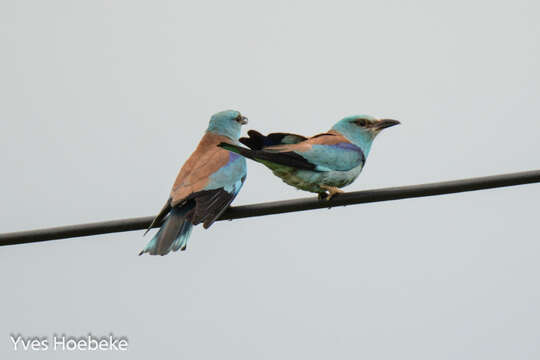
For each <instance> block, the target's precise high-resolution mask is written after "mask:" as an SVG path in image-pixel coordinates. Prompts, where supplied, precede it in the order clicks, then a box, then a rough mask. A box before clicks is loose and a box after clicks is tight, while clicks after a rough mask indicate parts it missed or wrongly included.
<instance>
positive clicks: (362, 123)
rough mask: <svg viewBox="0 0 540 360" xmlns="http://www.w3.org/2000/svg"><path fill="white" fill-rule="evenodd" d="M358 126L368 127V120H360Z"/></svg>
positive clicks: (357, 121)
mask: <svg viewBox="0 0 540 360" xmlns="http://www.w3.org/2000/svg"><path fill="white" fill-rule="evenodd" d="M355 123H356V125H358V126H366V125H367V120H366V119H358V120H356V121H355Z"/></svg>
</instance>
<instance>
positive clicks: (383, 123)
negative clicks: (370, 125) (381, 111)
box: [375, 119, 401, 130]
mask: <svg viewBox="0 0 540 360" xmlns="http://www.w3.org/2000/svg"><path fill="white" fill-rule="evenodd" d="M398 124H401V123H400V122H399V121H397V120H392V119H381V120H379V121H377V122H376V123H375V129H377V130H382V129H386V128H389V127H390V126H394V125H398Z"/></svg>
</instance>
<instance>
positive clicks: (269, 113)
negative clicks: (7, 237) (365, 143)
mask: <svg viewBox="0 0 540 360" xmlns="http://www.w3.org/2000/svg"><path fill="white" fill-rule="evenodd" d="M539 13H540V5H539V3H538V2H536V1H523V0H518V1H381V0H377V1H332V2H324V3H323V2H313V1H266V2H256V1H226V2H222V1H148V2H141V1H102V2H99V1H77V2H74V1H58V0H50V1H25V0H3V1H1V2H0V30H1V31H0V42H1V46H0V78H1V79H2V80H1V82H0V98H1V99H2V105H1V106H0V154H1V155H0V159H1V163H2V182H1V183H2V187H1V189H0V198H1V199H2V205H1V207H0V211H1V215H0V231H1V232H9V231H17V230H27V229H33V228H40V227H49V226H58V225H67V224H75V223H84V222H89V221H100V220H110V219H118V218H125V217H133V216H146V215H153V214H155V213H156V212H157V211H158V210H159V209H160V207H161V206H162V204H163V202H164V200H165V199H166V197H167V195H168V192H169V189H170V186H171V184H172V182H173V180H174V177H175V176H176V173H177V171H178V169H179V168H180V166H181V165H182V163H183V162H184V160H185V159H186V158H187V157H188V156H189V154H190V153H191V151H192V150H193V149H194V148H195V146H196V144H197V142H198V140H199V138H200V137H201V135H202V133H203V131H204V130H205V128H206V126H207V123H208V119H209V117H210V115H211V114H212V113H214V112H217V111H220V110H223V109H227V108H233V109H238V110H240V111H241V112H242V113H243V114H244V115H246V116H248V117H249V119H250V123H249V124H248V127H247V128H246V130H247V129H249V128H255V129H258V130H260V131H263V132H267V131H292V132H297V133H301V134H305V135H312V134H315V133H318V132H321V131H324V130H327V129H328V128H329V127H331V126H332V125H333V123H335V122H336V121H337V120H339V119H340V118H342V117H344V116H346V115H351V114H357V113H368V114H372V115H375V116H379V117H389V118H395V119H399V120H401V121H402V125H401V126H399V127H395V128H392V129H389V130H388V131H385V132H383V133H382V134H381V135H380V136H379V138H378V139H377V140H376V141H375V143H374V146H373V148H372V152H371V154H370V156H369V159H368V161H367V165H366V168H365V169H364V172H363V174H362V175H361V176H360V177H359V178H358V180H357V181H356V182H355V183H354V184H352V185H351V186H349V187H347V188H346V190H348V191H353V190H361V189H368V188H377V187H384V186H394V185H395V186H398V185H406V184H416V183H422V182H429V181H439V180H449V179H457V178H465V177H472V176H482V175H491V174H497V173H505V172H512V171H520V170H530V169H537V168H538V164H539V163H538V159H539V155H540V142H539V134H540V121H539V115H538V114H540V102H539V101H538V99H539V95H540V70H539V66H538V64H540V41H539V39H540V22H539V21H538V14H539ZM303 196H310V195H309V194H308V193H303V192H300V191H297V190H295V189H293V188H291V187H288V186H286V185H285V184H283V183H282V182H281V181H280V180H279V179H277V178H275V177H273V176H272V175H271V173H270V172H269V171H268V170H267V169H266V168H264V167H262V166H261V165H259V164H255V163H249V174H248V179H247V183H246V185H245V186H244V189H243V191H242V192H241V194H240V195H239V196H238V198H237V200H236V201H235V204H236V205H239V204H249V203H254V202H263V201H271V200H280V199H290V198H295V197H303ZM539 196H540V186H539V185H528V186H521V187H513V188H506V189H499V190H489V191H482V192H475V193H465V194H457V195H451V196H442V197H431V198H425V199H414V200H402V201H394V202H388V203H378V204H371V205H361V206H351V207H346V208H337V209H332V210H320V211H311V212H304V213H295V214H287V215H280V216H268V217H262V218H253V219H245V220H237V221H233V222H218V223H216V224H214V226H213V227H212V228H211V229H209V230H207V231H205V230H203V229H202V228H199V227H198V228H195V230H194V232H193V234H192V237H191V240H190V243H189V246H188V251H186V252H185V253H174V254H171V255H168V256H165V257H150V256H143V257H138V256H137V253H138V251H139V250H140V249H141V248H142V247H143V246H144V244H145V243H146V242H147V241H148V240H149V239H150V237H146V238H143V237H142V232H140V231H138V232H130V233H122V234H111V235H103V236H95V237H89V238H79V239H73V240H63V241H55V242H49V243H44V244H34V245H21V246H11V247H5V248H1V249H0V263H1V264H2V272H1V275H0V279H1V281H2V288H3V292H2V301H1V304H2V310H1V313H0V338H3V339H0V357H2V358H6V359H7V358H9V359H34V358H39V359H57V358H58V359H62V358H76V359H79V358H80V359H90V358H95V357H96V356H97V357H100V358H115V359H116V358H125V359H128V358H129V359H132V358H136V359H138V358H148V357H155V356H159V357H163V358H172V357H173V356H174V357H175V358H177V359H216V358H232V359H276V358H279V359H299V358H308V359H329V358H339V359H359V358H366V359H396V358H399V359H415V360H418V359H434V358H435V359H533V358H537V357H538V356H540V349H539V347H540V345H539V344H540V307H539V306H538V304H539V301H540V285H539V281H538V274H539V272H540V263H539V261H538V258H539V256H540V241H539V240H540V239H539V235H538V211H539V208H538V197H539ZM88 332H91V333H92V334H94V335H107V334H109V333H110V332H112V333H114V334H115V335H117V336H127V337H128V338H129V342H130V345H129V351H128V352H127V353H100V354H95V353H83V352H78V353H58V352H53V351H47V352H44V353H33V352H26V353H25V352H20V351H19V352H13V351H12V348H11V345H10V341H9V334H13V333H20V334H22V335H24V336H46V337H51V336H52V335H53V334H54V333H57V334H61V333H65V334H67V335H75V336H82V335H86V334H88Z"/></svg>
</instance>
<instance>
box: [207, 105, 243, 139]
mask: <svg viewBox="0 0 540 360" xmlns="http://www.w3.org/2000/svg"><path fill="white" fill-rule="evenodd" d="M244 124H247V117H244V116H242V114H240V113H239V112H238V111H236V110H225V111H221V112H218V113H216V114H214V115H212V117H211V118H210V124H209V125H208V129H207V130H206V131H208V132H213V133H214V134H218V135H223V136H227V137H228V138H229V139H231V140H234V141H236V140H238V138H239V137H240V131H241V127H242V125H244Z"/></svg>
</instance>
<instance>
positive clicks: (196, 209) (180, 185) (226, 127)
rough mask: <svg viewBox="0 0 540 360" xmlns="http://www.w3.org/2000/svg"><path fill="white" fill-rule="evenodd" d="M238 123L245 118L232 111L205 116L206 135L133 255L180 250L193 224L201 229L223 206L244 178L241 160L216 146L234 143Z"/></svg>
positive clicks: (243, 167)
mask: <svg viewBox="0 0 540 360" xmlns="http://www.w3.org/2000/svg"><path fill="white" fill-rule="evenodd" d="M244 124H247V118H246V117H244V116H242V115H241V114H240V113H239V112H238V111H235V110H226V111H222V112H219V113H217V114H214V115H213V116H212V117H211V118H210V124H209V126H208V129H207V130H206V133H205V134H204V136H203V137H202V139H201V141H200V142H199V145H198V146H197V148H196V149H195V151H194V152H193V154H191V156H190V157H189V159H188V160H187V161H186V162H185V163H184V165H183V166H182V169H180V172H179V174H178V176H177V177H176V181H175V182H174V185H173V187H172V190H171V194H170V196H169V198H168V199H167V202H166V203H165V205H164V206H163V208H162V209H161V211H160V212H159V214H158V215H157V216H156V217H155V219H154V221H152V224H150V226H149V228H148V230H150V229H151V228H152V227H153V226H154V225H155V224H159V223H160V222H161V221H162V220H163V219H165V221H164V222H163V224H162V225H161V228H160V229H159V231H158V232H157V233H156V234H155V235H154V237H153V238H152V239H151V240H150V242H149V243H148V244H147V245H146V247H145V248H144V249H143V250H142V251H141V252H140V253H139V255H142V254H144V253H148V254H150V255H166V254H167V253H169V252H170V251H176V250H185V249H186V246H187V241H188V238H189V235H190V234H191V229H192V226H193V225H197V224H200V223H203V227H204V228H205V229H207V228H209V227H210V226H211V225H212V224H213V223H214V221H216V220H217V219H218V218H219V216H220V215H221V214H222V213H223V211H225V209H227V207H228V206H229V204H230V203H231V202H232V201H233V200H234V198H235V197H236V195H237V194H238V192H239V191H240V189H241V188H242V185H243V183H244V181H245V179H246V174H247V170H246V160H245V159H244V158H243V157H241V156H239V155H237V154H235V153H231V152H229V151H226V150H223V149H221V148H219V147H217V145H218V144H219V143H222V144H229V145H234V144H239V142H238V138H239V137H240V129H241V126H242V125H244ZM148 230H146V232H148ZM145 234H146V233H145Z"/></svg>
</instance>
